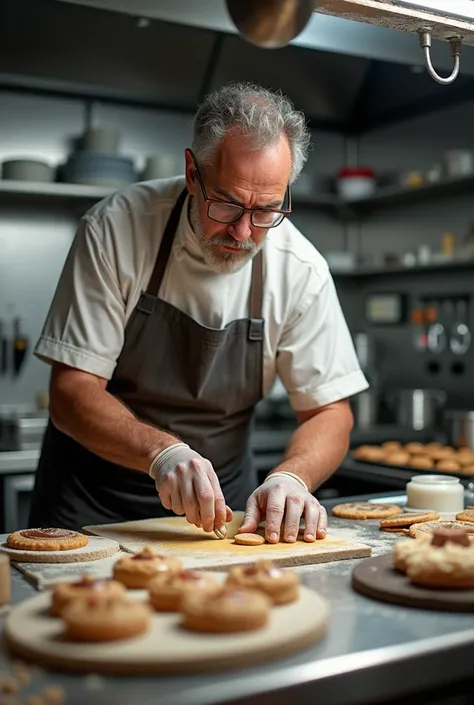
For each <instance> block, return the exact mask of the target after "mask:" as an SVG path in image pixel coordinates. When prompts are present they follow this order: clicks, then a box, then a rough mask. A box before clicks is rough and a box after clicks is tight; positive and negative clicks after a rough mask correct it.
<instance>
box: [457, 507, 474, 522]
mask: <svg viewBox="0 0 474 705" xmlns="http://www.w3.org/2000/svg"><path fill="white" fill-rule="evenodd" d="M456 519H457V521H469V522H473V523H474V507H466V509H465V510H464V511H462V512H459V514H456Z"/></svg>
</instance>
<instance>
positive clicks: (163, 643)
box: [5, 587, 329, 675]
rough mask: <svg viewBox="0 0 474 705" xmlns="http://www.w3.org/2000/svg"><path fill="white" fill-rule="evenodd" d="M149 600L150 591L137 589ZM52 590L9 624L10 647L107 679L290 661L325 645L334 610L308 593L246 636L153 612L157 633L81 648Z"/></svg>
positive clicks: (22, 607)
mask: <svg viewBox="0 0 474 705" xmlns="http://www.w3.org/2000/svg"><path fill="white" fill-rule="evenodd" d="M129 595H130V597H131V599H138V600H147V592H146V591H144V590H134V591H131V592H129ZM50 602H51V597H50V594H49V593H43V594H41V595H36V596H35V597H32V598H31V599H29V600H26V601H25V602H22V603H21V604H19V605H18V606H16V607H14V608H13V609H12V611H11V612H10V614H9V615H8V617H7V619H6V623H5V637H6V641H7V645H8V646H9V647H10V648H11V649H12V650H13V651H14V652H16V653H17V654H19V655H21V656H22V657H24V658H26V659H31V660H34V662H35V663H36V664H41V665H44V666H47V667H56V668H59V669H61V670H70V671H84V672H90V671H92V672H93V673H102V674H120V675H122V674H127V675H138V674H153V673H186V672H188V673H191V672H199V671H213V670H216V671H217V670H220V669H227V668H234V667H240V666H253V665H255V664H257V663H261V662H263V661H269V660H273V659H275V658H280V657H283V656H287V655H289V654H291V653H294V652H296V651H300V650H302V649H305V648H307V647H309V646H311V645H312V644H314V643H316V642H317V641H319V640H320V639H321V638H322V637H323V636H324V634H325V633H326V630H327V626H328V619H329V607H328V604H327V602H326V600H324V599H323V598H322V597H320V596H319V595H317V594H316V593H314V592H313V591H312V590H309V589H308V588H304V587H302V588H301V595H300V598H299V600H298V601H297V602H295V603H294V604H291V605H282V606H280V607H274V608H273V610H272V614H271V617H270V622H269V624H268V625H267V626H266V627H264V628H263V629H259V630H257V631H255V632H247V633H245V632H243V633H241V634H231V635H221V634H198V633H195V632H191V631H186V630H185V629H184V628H182V627H181V626H180V621H181V618H180V615H179V614H176V613H172V614H165V613H157V612H153V613H152V625H151V629H150V631H149V632H148V633H147V634H145V635H143V636H141V637H135V638H133V639H127V640H123V641H117V642H115V643H113V642H108V643H98V644H92V643H77V642H72V641H68V640H67V639H66V638H65V637H64V636H63V625H62V621H61V620H60V619H58V618H54V617H51V616H50V614H49V606H50Z"/></svg>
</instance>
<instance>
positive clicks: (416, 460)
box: [408, 455, 434, 470]
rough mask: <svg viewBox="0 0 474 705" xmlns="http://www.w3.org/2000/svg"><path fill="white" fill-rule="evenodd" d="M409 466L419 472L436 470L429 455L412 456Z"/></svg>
mask: <svg viewBox="0 0 474 705" xmlns="http://www.w3.org/2000/svg"><path fill="white" fill-rule="evenodd" d="M408 465H409V467H411V468H417V469H419V470H431V468H434V460H433V459H432V458H430V457H429V455H412V456H411V458H410V460H409V462H408Z"/></svg>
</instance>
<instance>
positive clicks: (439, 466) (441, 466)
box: [436, 458, 461, 472]
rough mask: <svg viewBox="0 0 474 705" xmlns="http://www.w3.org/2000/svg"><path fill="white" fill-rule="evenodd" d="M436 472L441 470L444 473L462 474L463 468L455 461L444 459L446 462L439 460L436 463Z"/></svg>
mask: <svg viewBox="0 0 474 705" xmlns="http://www.w3.org/2000/svg"><path fill="white" fill-rule="evenodd" d="M436 470H441V471H443V472H461V466H460V464H459V463H458V462H456V461H455V460H451V459H450V458H444V460H438V462H437V463H436Z"/></svg>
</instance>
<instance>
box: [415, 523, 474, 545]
mask: <svg viewBox="0 0 474 705" xmlns="http://www.w3.org/2000/svg"><path fill="white" fill-rule="evenodd" d="M437 529H449V530H453V529H465V531H466V533H467V534H469V535H470V536H472V537H473V538H472V540H474V525H473V524H470V523H469V522H467V521H443V520H441V519H440V520H439V521H427V522H424V523H423V524H413V525H412V526H410V536H411V537H412V538H417V537H418V536H419V535H420V534H428V535H429V536H432V535H433V534H434V533H435V531H436V530H437Z"/></svg>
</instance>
